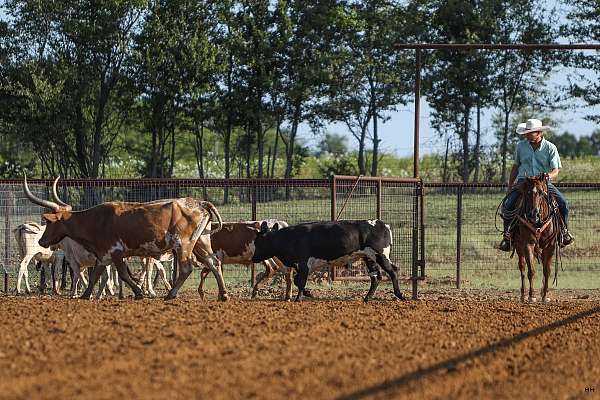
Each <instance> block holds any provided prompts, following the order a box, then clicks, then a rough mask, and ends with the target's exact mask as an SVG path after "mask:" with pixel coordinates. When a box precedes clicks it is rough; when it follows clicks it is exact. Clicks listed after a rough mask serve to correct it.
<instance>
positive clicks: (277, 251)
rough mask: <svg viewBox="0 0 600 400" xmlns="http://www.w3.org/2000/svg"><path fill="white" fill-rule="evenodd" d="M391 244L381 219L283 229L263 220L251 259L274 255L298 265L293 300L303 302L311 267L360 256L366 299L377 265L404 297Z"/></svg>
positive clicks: (376, 281) (375, 280) (377, 272)
mask: <svg viewBox="0 0 600 400" xmlns="http://www.w3.org/2000/svg"><path fill="white" fill-rule="evenodd" d="M391 244H392V236H391V231H390V228H389V226H388V225H386V224H385V223H383V222H382V221H380V220H368V221H367V220H359V221H332V222H312V223H305V224H298V225H294V226H290V227H287V228H282V229H278V226H277V225H275V226H274V227H273V229H269V227H268V225H267V224H266V223H263V224H262V225H261V229H260V232H259V234H258V235H257V237H256V239H255V240H254V246H255V250H254V255H253V256H252V261H253V262H259V261H262V260H266V259H268V258H271V257H277V258H278V259H279V260H281V262H282V263H283V264H285V265H286V266H288V267H291V266H294V265H295V264H298V274H297V276H296V278H295V279H294V283H295V284H296V286H298V296H297V297H296V301H302V298H303V295H304V289H305V287H306V280H307V279H308V274H309V271H310V270H311V268H312V267H313V266H316V265H319V264H321V265H322V264H323V263H324V262H328V263H329V262H333V263H341V262H344V263H345V262H347V260H348V259H357V258H362V259H363V261H364V262H365V264H366V265H367V269H368V271H369V276H370V278H371V287H370V288H369V292H368V293H367V295H366V296H365V299H364V300H365V302H366V301H368V300H370V299H371V297H372V296H373V293H374V292H375V289H376V288H377V285H378V284H379V280H380V278H381V272H380V269H379V267H380V268H382V269H383V270H384V271H385V272H386V273H387V274H388V275H389V277H390V279H391V281H392V284H393V285H394V294H395V295H396V297H398V298H399V299H403V296H402V293H401V292H400V288H399V286H398V276H397V274H396V271H397V267H396V266H395V265H393V264H392V263H391V262H390V260H389V258H388V256H387V255H389V248H390V246H391Z"/></svg>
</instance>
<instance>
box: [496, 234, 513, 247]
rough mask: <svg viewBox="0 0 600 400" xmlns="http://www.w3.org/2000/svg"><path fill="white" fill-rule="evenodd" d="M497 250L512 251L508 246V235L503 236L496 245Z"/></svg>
mask: <svg viewBox="0 0 600 400" xmlns="http://www.w3.org/2000/svg"><path fill="white" fill-rule="evenodd" d="M498 250H502V251H511V250H512V246H511V244H510V235H509V234H508V233H505V234H504V237H503V238H502V241H501V242H500V244H499V245H498Z"/></svg>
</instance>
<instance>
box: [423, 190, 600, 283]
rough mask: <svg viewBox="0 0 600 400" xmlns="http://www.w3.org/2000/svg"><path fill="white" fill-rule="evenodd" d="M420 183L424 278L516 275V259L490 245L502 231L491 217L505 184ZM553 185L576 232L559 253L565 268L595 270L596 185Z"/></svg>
mask: <svg viewBox="0 0 600 400" xmlns="http://www.w3.org/2000/svg"><path fill="white" fill-rule="evenodd" d="M425 187H426V197H425V208H426V210H427V219H426V224H425V243H426V244H427V275H428V277H429V278H439V279H446V280H447V283H448V284H450V283H451V282H450V281H452V283H455V284H456V286H457V287H460V286H461V282H462V281H463V280H469V281H472V280H477V279H486V278H485V277H490V279H494V278H493V277H494V276H496V275H497V274H498V273H503V272H507V273H515V274H516V271H517V261H516V257H515V258H510V257H509V253H504V252H501V251H499V250H497V249H495V246H496V245H497V244H498V243H499V242H500V240H501V231H500V230H501V229H502V220H501V218H500V217H497V220H495V215H496V211H497V208H498V205H499V204H500V201H501V200H502V198H503V197H504V195H505V193H506V186H504V185H497V184H435V183H429V184H425ZM557 187H558V188H559V190H560V191H561V192H562V193H563V194H564V195H565V197H566V198H567V201H568V202H569V205H570V214H569V229H570V230H571V231H572V232H573V234H574V236H575V243H574V244H572V245H570V246H568V247H565V248H564V249H563V251H562V254H563V258H562V264H563V267H564V270H565V271H596V272H600V240H599V239H598V234H599V233H600V215H599V214H598V213H597V211H596V209H595V206H596V204H599V203H600V184H594V183H568V184H557ZM496 224H497V228H496ZM559 275H560V273H559ZM515 276H516V275H515ZM490 283H492V284H493V282H490Z"/></svg>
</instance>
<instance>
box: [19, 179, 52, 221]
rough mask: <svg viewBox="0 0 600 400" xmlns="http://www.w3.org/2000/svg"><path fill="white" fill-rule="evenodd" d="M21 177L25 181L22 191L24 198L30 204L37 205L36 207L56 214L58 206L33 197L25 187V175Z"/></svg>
mask: <svg viewBox="0 0 600 400" xmlns="http://www.w3.org/2000/svg"><path fill="white" fill-rule="evenodd" d="M23 176H24V177H25V180H24V181H23V191H24V192H25V196H27V198H28V199H29V200H30V201H31V202H32V203H34V204H37V205H38V206H42V207H46V208H50V209H51V210H53V211H54V212H57V211H58V210H59V209H60V206H59V205H58V204H56V203H54V202H52V201H48V200H42V199H39V198H37V197H35V196H34V195H33V193H31V191H30V190H29V186H27V175H25V174H23Z"/></svg>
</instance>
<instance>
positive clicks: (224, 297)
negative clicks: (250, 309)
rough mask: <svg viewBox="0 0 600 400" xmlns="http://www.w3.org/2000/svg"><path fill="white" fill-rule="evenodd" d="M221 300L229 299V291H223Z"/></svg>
mask: <svg viewBox="0 0 600 400" xmlns="http://www.w3.org/2000/svg"><path fill="white" fill-rule="evenodd" d="M219 300H220V301H227V300H229V295H228V294H227V293H223V294H222V295H219Z"/></svg>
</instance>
